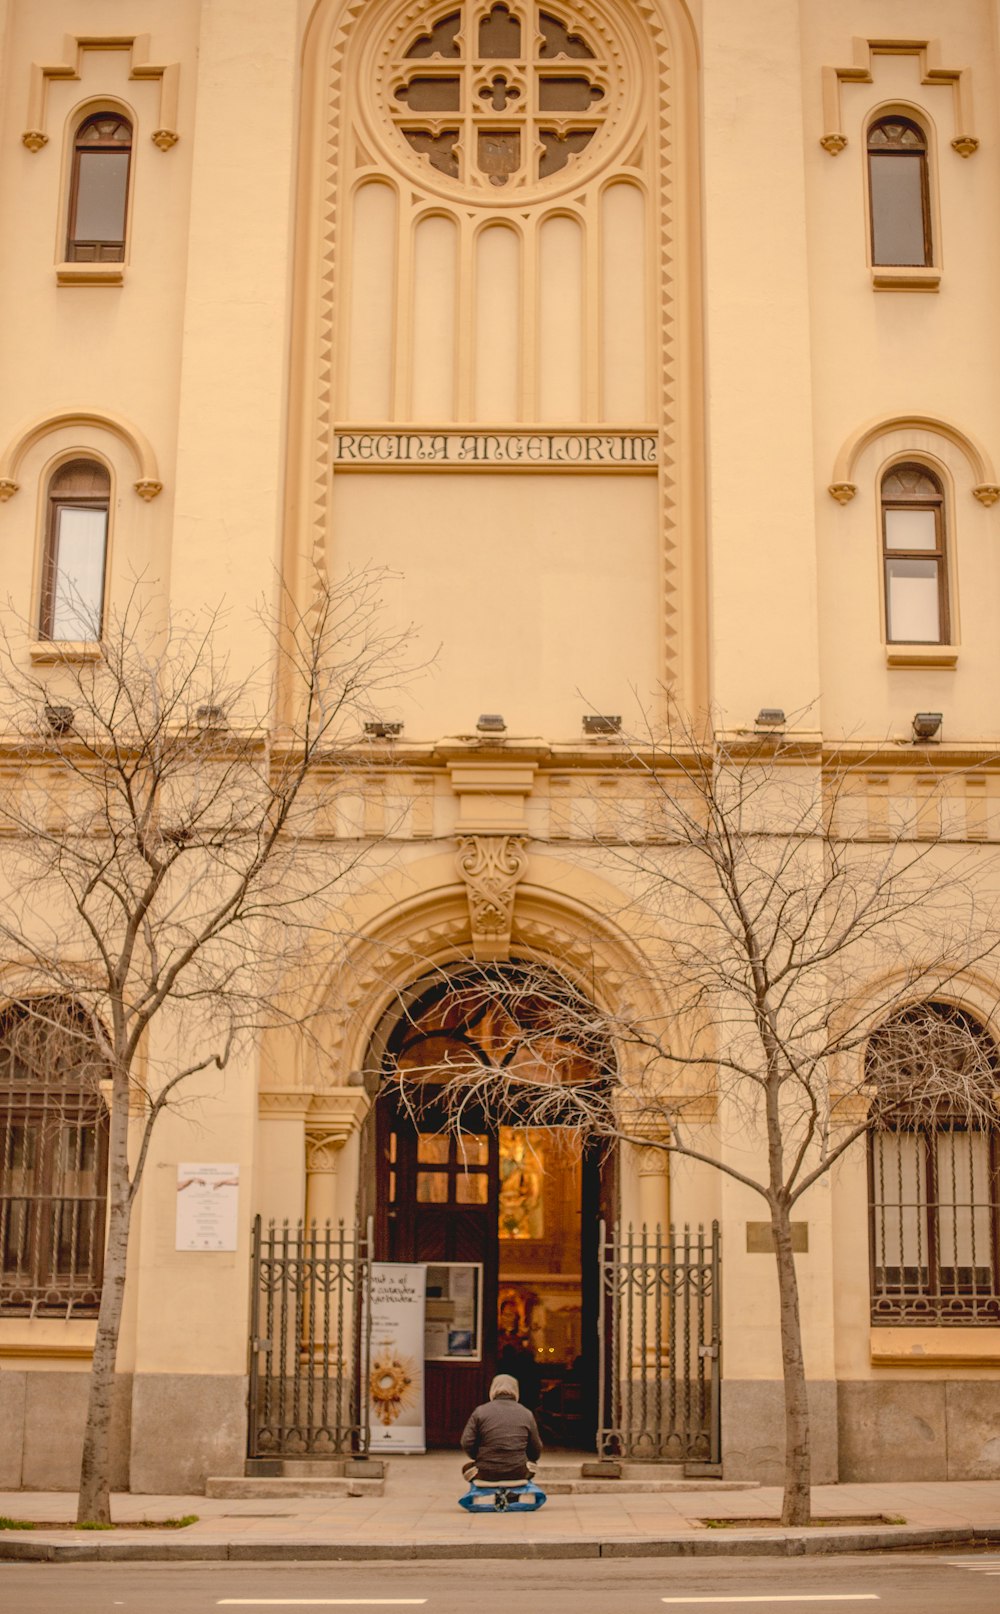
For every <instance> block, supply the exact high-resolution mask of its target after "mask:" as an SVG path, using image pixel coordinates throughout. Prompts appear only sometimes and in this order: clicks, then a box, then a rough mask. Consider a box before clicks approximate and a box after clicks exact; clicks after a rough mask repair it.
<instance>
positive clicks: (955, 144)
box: [951, 135, 979, 157]
mask: <svg viewBox="0 0 1000 1614" xmlns="http://www.w3.org/2000/svg"><path fill="white" fill-rule="evenodd" d="M951 149H952V151H957V152H958V155H959V156H960V157H971V156H972V153H973V152H974V151H978V150H979V141H978V140H977V139H976V137H975V135H956V136H955V138H954V140H953V141H952V143H951Z"/></svg>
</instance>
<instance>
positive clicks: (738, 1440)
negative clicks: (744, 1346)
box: [722, 1379, 838, 1485]
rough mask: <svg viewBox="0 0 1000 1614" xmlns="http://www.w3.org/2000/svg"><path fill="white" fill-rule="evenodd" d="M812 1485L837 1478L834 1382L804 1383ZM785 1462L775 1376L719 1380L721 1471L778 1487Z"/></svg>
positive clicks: (779, 1387) (781, 1406)
mask: <svg viewBox="0 0 1000 1614" xmlns="http://www.w3.org/2000/svg"><path fill="white" fill-rule="evenodd" d="M809 1423H810V1432H811V1435H812V1478H813V1484H814V1485H832V1484H835V1483H836V1479H837V1467H838V1462H837V1385H836V1382H835V1381H834V1380H833V1379H814V1380H813V1381H812V1382H811V1383H810V1385H809ZM784 1463H785V1392H784V1386H783V1384H782V1383H781V1380H780V1379H723V1381H722V1472H723V1474H724V1475H725V1477H726V1479H751V1480H759V1481H760V1482H761V1484H762V1485H780V1484H781V1483H782V1481H783V1479H784V1474H785V1470H784Z"/></svg>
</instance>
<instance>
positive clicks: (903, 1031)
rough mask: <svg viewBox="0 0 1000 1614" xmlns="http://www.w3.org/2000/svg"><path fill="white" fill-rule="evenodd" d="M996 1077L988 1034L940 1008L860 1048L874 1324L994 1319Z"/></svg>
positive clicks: (898, 1019)
mask: <svg viewBox="0 0 1000 1614" xmlns="http://www.w3.org/2000/svg"><path fill="white" fill-rule="evenodd" d="M998 1070H1000V1056H998V1050H997V1047H996V1044H995V1043H994V1041H993V1039H992V1037H990V1035H989V1034H988V1032H987V1031H986V1030H985V1029H984V1027H983V1026H982V1025H980V1023H979V1021H978V1020H976V1019H974V1017H973V1016H972V1015H970V1014H968V1013H966V1012H965V1011H964V1010H961V1009H956V1008H955V1007H953V1006H952V1005H951V1004H947V1003H933V1002H931V1003H922V1004H917V1005H915V1006H914V1007H913V1008H911V1009H907V1010H906V1011H905V1012H904V1013H902V1014H899V1015H897V1016H895V1017H894V1018H893V1019H892V1020H890V1021H888V1022H887V1023H886V1024H885V1025H883V1026H882V1027H880V1028H879V1030H878V1031H876V1032H875V1034H874V1035H873V1036H872V1037H871V1039H870V1040H869V1044H868V1049H867V1057H866V1074H867V1077H868V1080H869V1082H870V1084H871V1087H872V1092H873V1098H872V1124H871V1128H870V1131H869V1147H868V1173H869V1206H870V1243H871V1279H872V1321H873V1322H874V1323H886V1324H889V1323H930V1324H940V1323H954V1324H965V1323H988V1324H991V1325H996V1324H997V1323H1000V1265H998V1261H1000V1252H998V1226H997V1219H998V1214H1000V1204H998V1169H1000V1157H998V1141H1000V1131H998V1122H1000V1111H998V1110H997V1107H996V1104H995V1100H994V1096H993V1095H994V1092H995V1091H996V1088H997V1085H998V1084H997V1072H998Z"/></svg>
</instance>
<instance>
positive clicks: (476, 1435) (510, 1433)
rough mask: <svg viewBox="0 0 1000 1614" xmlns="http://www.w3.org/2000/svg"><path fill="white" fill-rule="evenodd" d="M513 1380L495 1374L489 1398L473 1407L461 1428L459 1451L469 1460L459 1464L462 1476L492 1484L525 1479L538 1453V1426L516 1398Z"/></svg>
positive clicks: (535, 1461) (532, 1467)
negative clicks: (463, 1426) (462, 1428)
mask: <svg viewBox="0 0 1000 1614" xmlns="http://www.w3.org/2000/svg"><path fill="white" fill-rule="evenodd" d="M517 1394H518V1391H517V1380H516V1379H515V1378H513V1377H512V1376H511V1375H510V1374H509V1373H498V1374H497V1376H496V1378H495V1379H494V1380H493V1383H492V1384H491V1385H490V1398H489V1400H488V1401H484V1402H483V1404H482V1406H479V1407H476V1409H475V1411H474V1412H473V1413H472V1415H471V1417H470V1418H469V1421H468V1423H467V1424H466V1426H465V1428H464V1430H463V1431H462V1441H461V1445H462V1450H463V1451H464V1452H465V1454H466V1456H467V1457H468V1458H469V1459H470V1461H469V1462H467V1463H465V1464H463V1466H462V1473H463V1474H464V1475H465V1477H466V1479H475V1480H481V1481H482V1482H483V1484H484V1485H495V1484H498V1483H499V1482H500V1481H502V1480H526V1479H530V1478H531V1475H532V1474H533V1473H534V1465H535V1464H536V1463H537V1462H538V1459H539V1458H540V1457H541V1455H542V1442H541V1440H540V1439H539V1435H538V1425H537V1424H536V1423H535V1419H534V1415H533V1414H532V1413H530V1412H529V1411H528V1409H527V1407H522V1406H521V1405H520V1403H519V1402H518V1399H517Z"/></svg>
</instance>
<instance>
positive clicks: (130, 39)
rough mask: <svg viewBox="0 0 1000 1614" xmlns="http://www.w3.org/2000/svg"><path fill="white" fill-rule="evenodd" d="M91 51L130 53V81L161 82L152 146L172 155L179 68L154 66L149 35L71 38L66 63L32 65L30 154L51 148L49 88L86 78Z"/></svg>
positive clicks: (26, 142) (25, 138) (24, 142)
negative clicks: (47, 122)
mask: <svg viewBox="0 0 1000 1614" xmlns="http://www.w3.org/2000/svg"><path fill="white" fill-rule="evenodd" d="M88 50H100V51H107V50H127V51H128V52H129V53H130V56H131V61H130V64H129V75H128V76H129V78H130V79H153V80H159V84H160V108H159V112H158V114H157V119H158V123H157V128H156V129H155V130H154V132H153V137H152V138H153V144H154V145H155V146H158V147H159V149H160V151H169V150H170V148H171V146H175V145H176V144H177V141H178V139H179V136H178V134H177V128H176V124H177V92H178V86H179V81H180V71H181V70H180V65H179V64H178V63H177V62H169V63H155V62H151V61H150V60H149V35H148V34H78V35H75V36H74V35H72V34H69V35H67V36H66V39H65V43H64V59H63V60H62V61H61V62H53V63H49V64H48V65H45V64H42V63H39V62H32V64H31V76H30V82H29V86H28V127H27V129H26V130H25V131H24V134H23V135H22V136H21V143H22V145H25V146H27V148H28V150H29V151H32V152H36V151H41V149H42V147H43V146H45V145H48V140H49V137H48V134H47V133H46V130H45V112H46V103H47V100H48V87H49V82H50V80H52V79H63V80H66V79H80V78H82V76H83V57H84V53H85V52H86V51H88Z"/></svg>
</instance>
